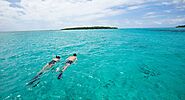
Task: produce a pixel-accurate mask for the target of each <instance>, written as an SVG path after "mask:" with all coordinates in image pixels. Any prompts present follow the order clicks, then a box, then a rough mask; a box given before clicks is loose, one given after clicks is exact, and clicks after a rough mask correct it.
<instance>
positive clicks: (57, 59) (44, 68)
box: [37, 56, 60, 75]
mask: <svg viewBox="0 0 185 100" xmlns="http://www.w3.org/2000/svg"><path fill="white" fill-rule="evenodd" d="M58 61H60V56H56V57H55V58H53V59H52V61H50V62H49V63H48V64H46V65H45V66H44V67H43V68H42V70H41V71H40V72H39V73H43V72H45V71H46V70H48V69H49V68H51V67H52V66H53V65H54V64H55V63H56V62H58ZM39 73H38V74H37V75H39Z"/></svg>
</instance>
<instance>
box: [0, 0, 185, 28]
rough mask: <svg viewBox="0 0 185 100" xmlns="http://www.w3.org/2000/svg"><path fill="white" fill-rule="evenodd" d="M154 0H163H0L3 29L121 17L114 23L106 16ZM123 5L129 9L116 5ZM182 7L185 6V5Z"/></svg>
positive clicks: (94, 22)
mask: <svg viewBox="0 0 185 100" xmlns="http://www.w3.org/2000/svg"><path fill="white" fill-rule="evenodd" d="M151 2H160V0H133V1H130V0H31V1H30V0H21V1H20V2H17V3H16V5H17V6H18V7H11V6H10V5H11V3H10V2H8V1H5V0H0V20H1V21H0V30H23V29H24V30H30V29H52V28H53V29H57V28H62V27H65V26H74V25H76V26H78V25H97V24H104V23H105V22H106V24H108V25H118V24H117V23H118V22H119V21H115V23H114V22H112V21H105V20H108V19H109V18H110V17H113V16H119V15H121V14H126V13H127V12H130V11H134V10H136V9H140V8H143V7H144V6H145V4H147V3H151ZM165 2H166V3H165ZM167 2H170V3H171V4H172V3H173V4H176V5H178V4H181V3H185V0H172V1H170V0H164V2H163V4H167ZM120 6H121V7H126V8H127V9H113V8H114V7H120ZM179 7H181V9H182V8H183V7H184V6H183V7H182V6H179ZM147 17H148V18H154V17H157V15H156V13H155V12H149V13H147V14H146V15H145V18H147ZM134 23H136V24H137V23H138V24H139V23H140V24H141V22H134ZM119 25H120V24H119Z"/></svg>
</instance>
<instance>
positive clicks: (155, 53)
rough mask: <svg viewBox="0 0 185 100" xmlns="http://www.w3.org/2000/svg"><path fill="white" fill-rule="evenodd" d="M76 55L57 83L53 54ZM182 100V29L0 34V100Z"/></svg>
mask: <svg viewBox="0 0 185 100" xmlns="http://www.w3.org/2000/svg"><path fill="white" fill-rule="evenodd" d="M73 53H77V55H78V61H77V63H76V64H73V65H71V67H69V68H68V69H67V70H66V71H65V73H64V74H63V78H62V79H61V80H58V79H57V75H58V74H59V73H57V72H52V71H48V72H46V73H45V74H43V75H42V77H41V78H40V83H39V84H38V85H37V86H35V87H32V86H26V83H27V82H28V81H29V80H30V79H32V78H33V77H34V76H35V75H36V74H37V72H38V71H39V70H41V68H42V67H43V66H44V65H45V64H47V63H48V62H49V61H51V59H52V58H53V57H55V55H59V56H61V57H62V60H61V61H60V62H59V63H57V64H56V65H55V66H54V67H62V66H63V62H64V61H65V59H66V58H67V57H68V56H70V55H71V54H73ZM11 99H13V100H34V99H37V100H80V99H82V100H185V29H175V28H164V29H162V28H159V29H152V28H151V29H149V28H148V29H118V30H78V31H69V30H68V31H28V32H1V33H0V100H11Z"/></svg>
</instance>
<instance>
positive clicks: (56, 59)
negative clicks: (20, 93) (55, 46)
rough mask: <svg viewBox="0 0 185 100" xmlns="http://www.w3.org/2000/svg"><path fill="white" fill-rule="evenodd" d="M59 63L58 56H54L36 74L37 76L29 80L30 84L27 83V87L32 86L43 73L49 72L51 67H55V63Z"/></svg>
mask: <svg viewBox="0 0 185 100" xmlns="http://www.w3.org/2000/svg"><path fill="white" fill-rule="evenodd" d="M58 61H60V56H56V57H55V58H53V59H52V61H50V62H49V63H47V64H46V65H45V66H44V67H43V68H42V70H41V71H39V72H38V74H37V75H36V76H35V77H34V78H33V79H32V80H31V82H29V83H28V85H31V84H33V83H34V82H35V81H37V80H38V79H39V76H40V75H42V74H43V73H44V72H45V71H47V70H49V69H50V68H51V67H53V65H55V63H56V62H58Z"/></svg>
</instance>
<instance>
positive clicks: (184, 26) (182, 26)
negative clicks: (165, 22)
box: [176, 25, 185, 28]
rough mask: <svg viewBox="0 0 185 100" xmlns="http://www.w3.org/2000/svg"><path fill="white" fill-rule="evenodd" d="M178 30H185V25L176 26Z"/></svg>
mask: <svg viewBox="0 0 185 100" xmlns="http://www.w3.org/2000/svg"><path fill="white" fill-rule="evenodd" d="M176 28H185V25H179V26H176Z"/></svg>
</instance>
